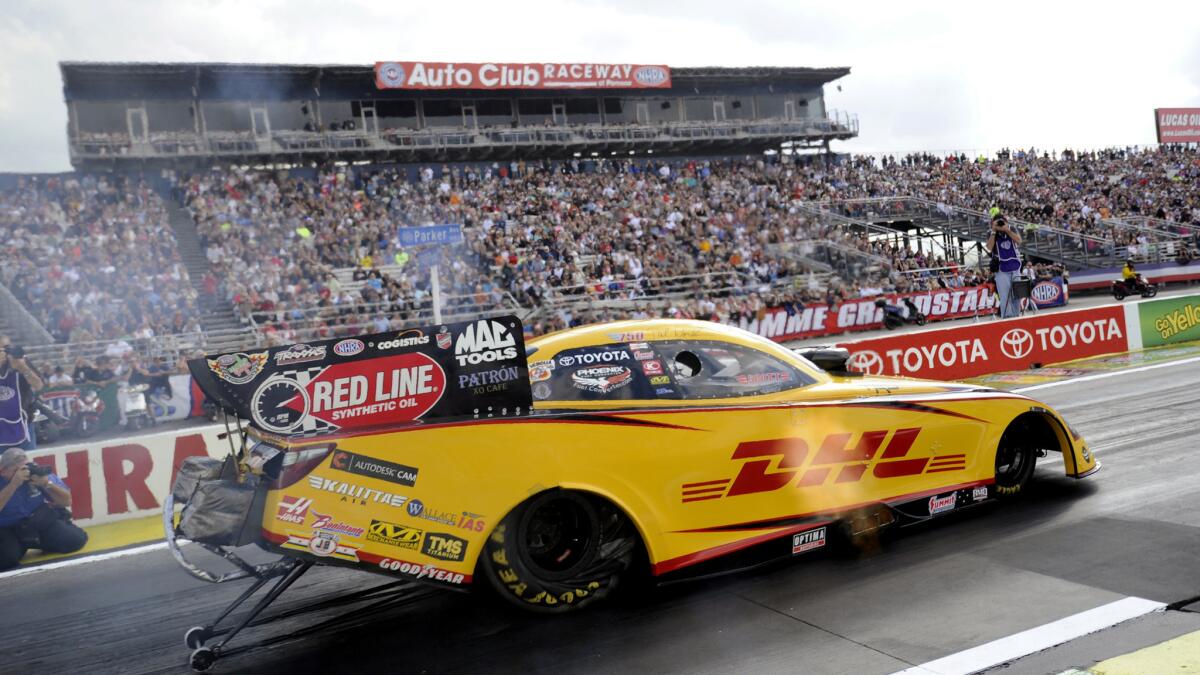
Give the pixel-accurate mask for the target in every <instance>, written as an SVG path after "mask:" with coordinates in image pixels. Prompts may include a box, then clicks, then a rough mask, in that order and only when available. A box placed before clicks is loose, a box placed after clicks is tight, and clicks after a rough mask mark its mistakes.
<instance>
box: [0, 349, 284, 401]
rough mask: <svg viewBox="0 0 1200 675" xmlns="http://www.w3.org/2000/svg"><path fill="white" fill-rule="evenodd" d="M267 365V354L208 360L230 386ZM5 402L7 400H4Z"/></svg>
mask: <svg viewBox="0 0 1200 675" xmlns="http://www.w3.org/2000/svg"><path fill="white" fill-rule="evenodd" d="M265 365H267V353H266V352H256V353H254V354H244V353H242V352H238V353H237V354H222V355H221V356H219V357H217V358H215V359H208V368H209V370H212V372H213V374H214V375H216V376H217V377H219V378H221V379H222V380H225V381H226V382H228V383H230V384H246V383H247V382H249V381H251V380H253V379H254V378H256V377H258V374H259V373H261V372H262V369H263V366H265ZM5 400H7V399H5Z"/></svg>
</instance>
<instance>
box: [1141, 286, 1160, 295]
mask: <svg viewBox="0 0 1200 675" xmlns="http://www.w3.org/2000/svg"><path fill="white" fill-rule="evenodd" d="M1156 295H1158V286H1156V285H1154V284H1147V285H1146V287H1145V288H1143V289H1142V297H1143V298H1153V297H1154V296H1156Z"/></svg>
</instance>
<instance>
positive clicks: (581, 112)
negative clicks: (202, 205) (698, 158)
mask: <svg viewBox="0 0 1200 675" xmlns="http://www.w3.org/2000/svg"><path fill="white" fill-rule="evenodd" d="M60 69H61V71H62V78H63V93H64V96H65V98H66V103H67V111H68V115H69V124H68V137H69V147H70V152H71V163H72V164H73V165H74V166H75V167H76V168H79V169H95V168H111V167H118V166H131V165H138V166H179V165H181V163H182V164H190V165H193V166H196V165H202V164H204V163H211V162H214V161H219V162H226V163H250V164H265V163H281V162H284V163H301V162H306V161H327V160H346V161H373V162H427V161H439V162H442V161H469V160H509V159H513V158H524V159H543V158H565V157H579V156H600V155H606V156H613V155H615V154H618V153H619V154H623V155H628V154H645V153H647V152H653V153H655V154H660V155H663V154H674V155H679V154H689V155H706V154H728V153H757V152H762V151H763V150H767V149H772V148H779V147H780V146H781V145H782V144H785V143H786V144H788V145H795V146H796V147H798V148H799V147H818V148H824V149H826V150H828V147H829V145H828V144H829V141H831V140H835V139H847V138H852V137H853V136H855V135H856V134H857V133H858V120H857V118H855V117H852V116H849V115H845V114H839V113H836V112H830V111H826V108H825V100H824V95H823V91H822V87H823V85H824V84H826V83H828V82H831V81H833V80H835V79H837V78H840V77H843V76H845V75H847V74H848V73H849V72H850V69H849V68H674V69H664V70H666V71H667V72H669V75H668V77H669V82H670V86H667V87H653V88H643V89H637V88H628V87H626V88H598V87H595V86H591V87H586V88H585V87H578V88H570V87H560V88H552V89H484V88H454V89H436V90H412V89H397V88H381V87H380V86H377V84H378V83H377V78H376V72H375V69H374V68H371V67H369V66H301V65H239V64H211V63H210V64H182V63H121V64H102V63H62V64H60Z"/></svg>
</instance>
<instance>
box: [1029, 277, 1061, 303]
mask: <svg viewBox="0 0 1200 675" xmlns="http://www.w3.org/2000/svg"><path fill="white" fill-rule="evenodd" d="M1029 294H1030V295H1032V296H1033V299H1034V300H1036V301H1037V302H1039V303H1042V304H1045V303H1048V302H1054V301H1055V300H1058V297H1059V296H1060V295H1062V289H1061V288H1059V287H1058V285H1057V284H1052V283H1050V282H1049V281H1043V282H1041V283H1039V284H1038V285H1037V286H1034V287H1033V290H1032V291H1030V292H1029Z"/></svg>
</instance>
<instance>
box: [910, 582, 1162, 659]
mask: <svg viewBox="0 0 1200 675" xmlns="http://www.w3.org/2000/svg"><path fill="white" fill-rule="evenodd" d="M1165 608H1166V604H1165V603H1162V602H1155V601H1153V600H1146V599H1145V598H1135V597H1128V598H1122V599H1120V600H1117V601H1116V602H1110V603H1108V604H1107V605H1101V606H1099V607H1096V608H1094V609H1089V610H1087V611H1083V612H1080V613H1078V614H1072V615H1071V616H1068V617H1065V618H1062V619H1059V620H1058V621H1051V622H1050V623H1047V624H1043V625H1041V626H1038V627H1037V628H1030V629H1029V630H1025V631H1021V632H1020V633H1013V634H1012V635H1009V636H1008V637H1002V638H1000V639H998V640H993V641H991V642H988V643H986V644H982V645H979V646H978V647H973V648H971V649H968V650H965V651H961V652H958V653H957V654H951V655H950V656H946V657H943V658H940V659H938V660H936V661H930V662H928V663H923V664H921V665H919V666H913V667H912V668H908V669H906V670H901V671H899V672H897V673H894V674H893V675H968V674H969V673H975V672H978V671H980V670H985V669H987V668H991V667H992V666H998V665H1000V664H1002V663H1006V662H1008V661H1012V660H1014V659H1019V658H1021V657H1023V656H1029V655H1030V654H1035V653H1037V652H1040V651H1042V650H1045V649H1049V648H1051V647H1055V646H1058V645H1060V644H1063V643H1064V642H1070V641H1071V640H1074V639H1075V638H1080V637H1083V636H1085V635H1089V634H1091V633H1095V632H1096V631H1100V630H1104V629H1105V628H1110V627H1112V626H1115V625H1117V624H1119V623H1124V622H1126V621H1129V620H1130V619H1136V618H1137V617H1139V616H1142V615H1144V614H1149V613H1151V612H1161V611H1162V610H1163V609H1165Z"/></svg>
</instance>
